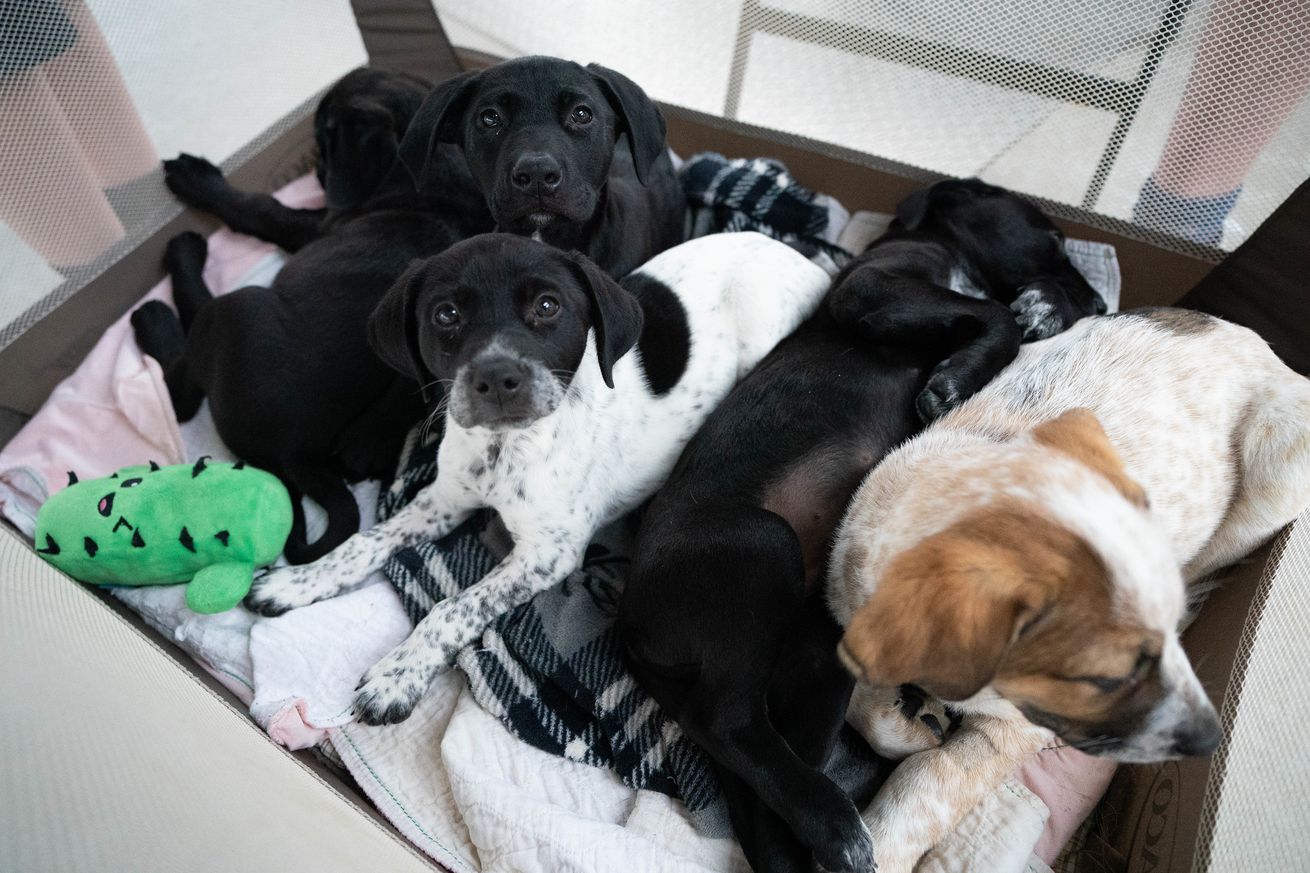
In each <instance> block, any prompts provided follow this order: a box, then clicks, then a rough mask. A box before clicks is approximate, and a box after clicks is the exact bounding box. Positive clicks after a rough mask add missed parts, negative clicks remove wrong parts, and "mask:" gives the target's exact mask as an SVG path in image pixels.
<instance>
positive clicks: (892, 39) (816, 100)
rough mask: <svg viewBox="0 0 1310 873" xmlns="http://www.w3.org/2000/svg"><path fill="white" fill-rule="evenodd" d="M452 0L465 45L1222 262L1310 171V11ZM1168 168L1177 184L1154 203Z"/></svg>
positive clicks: (1031, 3)
mask: <svg viewBox="0 0 1310 873" xmlns="http://www.w3.org/2000/svg"><path fill="white" fill-rule="evenodd" d="M436 6H437V8H438V10H439V11H440V12H441V15H442V20H443V22H444V23H445V25H446V29H447V32H448V34H449V35H450V37H451V39H452V41H454V42H455V43H456V44H458V45H465V46H468V47H470V48H476V49H480V50H483V51H487V52H490V53H493V54H497V55H502V56H515V55H520V54H530V53H543V54H560V55H564V56H566V57H570V58H574V59H576V60H579V61H598V62H600V63H604V64H607V65H610V66H613V67H615V68H617V69H619V70H621V71H623V72H625V73H627V74H628V75H630V76H631V77H632V78H634V79H636V80H637V81H638V82H640V83H641V84H642V85H643V86H645V87H646V88H647V89H648V90H649V91H650V92H651V93H652V94H653V95H654V96H655V97H656V98H658V99H660V100H662V101H665V102H668V103H672V104H675V105H678V106H684V107H687V108H691V109H695V110H698V111H701V112H707V113H711V114H715V115H720V116H723V117H726V118H730V119H736V120H740V121H743V122H748V123H751V124H754V125H759V126H762V127H765V128H768V129H771V130H773V131H777V132H780V133H782V134H784V135H786V134H794V135H798V136H803V137H806V138H808V139H811V140H819V141H821V142H824V143H830V144H833V145H835V146H842V147H845V148H849V149H854V150H856V151H858V152H863V153H866V154H869V155H874V156H878V157H881V158H889V159H892V160H894V161H897V162H900V163H903V164H908V165H910V166H912V167H917V168H921V169H923V170H926V171H931V172H933V173H943V174H949V175H961V176H964V175H980V176H982V177H983V178H984V179H987V180H989V181H992V182H995V183H997V184H1001V185H1006V186H1009V187H1012V188H1015V189H1018V190H1020V191H1023V192H1026V193H1028V194H1031V195H1035V196H1037V197H1039V198H1042V199H1043V200H1044V201H1046V203H1047V205H1048V206H1049V207H1050V208H1052V210H1053V211H1055V212H1059V213H1064V214H1065V215H1067V216H1068V217H1070V218H1074V219H1077V220H1082V221H1088V222H1089V223H1100V224H1102V225H1104V226H1108V227H1111V228H1113V229H1116V230H1120V231H1123V232H1127V233H1130V234H1133V235H1136V236H1139V237H1141V238H1144V239H1147V240H1149V241H1150V242H1153V243H1155V244H1157V245H1160V246H1163V247H1167V248H1171V249H1174V250H1178V251H1183V252H1186V253H1189V254H1193V255H1196V256H1199V257H1203V258H1208V259H1210V260H1217V259H1218V258H1219V257H1220V256H1221V253H1222V250H1226V249H1232V248H1234V247H1235V246H1236V245H1237V244H1239V243H1240V242H1241V241H1242V240H1243V239H1245V238H1246V237H1247V236H1248V235H1249V234H1250V232H1251V231H1252V230H1254V228H1255V227H1256V226H1258V225H1259V223H1260V222H1261V221H1263V220H1264V219H1265V218H1266V217H1267V216H1268V215H1269V214H1270V213H1271V212H1272V211H1273V210H1274V208H1275V207H1276V206H1277V205H1278V204H1279V203H1281V202H1282V200H1283V199H1284V198H1285V197H1286V196H1287V195H1288V194H1289V193H1291V191H1292V190H1293V189H1294V188H1295V187H1296V185H1297V183H1299V182H1300V181H1301V180H1303V179H1305V178H1306V176H1307V175H1310V149H1307V148H1306V147H1305V143H1306V142H1310V102H1308V101H1307V99H1306V92H1307V88H1308V87H1310V3H1306V2H1305V0H1212V2H1206V0H1054V2H1052V0H1014V2H1007V3H975V2H970V0H878V2H872V0H744V2H717V3H705V2H701V0H669V2H663V3H659V4H655V3H628V4H617V3H607V2H600V0H595V2H585V3H579V4H571V5H570V6H569V9H568V12H567V14H566V13H564V12H562V11H561V10H560V9H559V8H558V7H555V6H552V5H549V4H539V3H532V2H528V0H483V2H480V3H478V4H469V3H463V2H459V0H436ZM1175 128H1176V132H1175V133H1174V134H1172V135H1171V133H1170V131H1171V130H1173V129H1175ZM1166 143H1168V146H1167V147H1166ZM843 156H846V155H843ZM1157 168H1158V171H1157ZM1152 173H1156V177H1157V182H1158V183H1159V185H1158V186H1157V187H1158V188H1159V189H1161V190H1162V191H1163V192H1164V193H1163V194H1155V193H1154V188H1148V189H1147V196H1145V197H1144V198H1139V192H1141V191H1142V189H1143V186H1144V184H1146V181H1147V178H1148V176H1150V175H1151V174H1152ZM1239 184H1240V185H1241V190H1240V194H1239V196H1237V197H1236V203H1235V205H1234V206H1233V207H1232V209H1231V211H1229V210H1227V209H1226V208H1225V207H1227V206H1228V205H1229V202H1230V201H1231V200H1232V193H1231V192H1232V191H1233V190H1234V189H1235V188H1237V186H1238V185H1239ZM1170 192H1173V193H1176V194H1179V195H1184V196H1183V197H1170V196H1168V195H1169V193H1170ZM832 193H834V194H836V195H838V196H839V197H840V193H841V192H839V191H837V192H832ZM1139 199H1141V201H1142V202H1141V204H1140V205H1138V201H1139ZM1098 217H1099V221H1098ZM1120 222H1126V223H1127V225H1126V226H1125V225H1124V224H1120Z"/></svg>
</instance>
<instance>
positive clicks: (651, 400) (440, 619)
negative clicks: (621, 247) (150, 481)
mask: <svg viewBox="0 0 1310 873" xmlns="http://www.w3.org/2000/svg"><path fill="white" fill-rule="evenodd" d="M828 283H829V279H828V276H827V274H826V273H825V272H824V271H823V270H821V269H820V268H819V267H817V266H815V265H814V264H812V263H810V262H809V261H807V260H806V259H805V258H804V257H802V256H801V255H799V254H797V253H796V252H795V251H793V250H792V249H790V248H788V247H787V246H786V245H784V244H782V243H779V242H776V241H774V240H771V239H768V238H767V237H764V236H762V235H760V234H757V233H733V234H719V235H715V236H709V237H704V238H702V239H698V240H693V241H692V242H688V243H684V244H682V245H680V246H677V247H676V248H673V249H670V250H668V251H666V252H664V253H663V254H661V255H659V256H657V257H656V258H654V259H653V260H651V261H650V262H649V263H647V264H646V265H645V266H643V267H641V268H640V269H638V270H637V271H636V272H634V273H632V274H631V275H629V276H627V277H626V278H625V279H624V280H623V281H622V284H621V285H620V284H618V283H615V282H614V281H613V280H612V279H610V278H609V277H608V276H606V275H605V274H604V273H603V272H602V271H601V270H600V269H599V268H597V267H596V265H595V264H593V263H592V262H591V261H589V260H587V259H585V258H583V257H582V256H580V255H577V254H566V253H564V252H562V251H559V250H558V249H554V248H552V247H550V246H547V245H544V244H542V243H538V242H533V241H532V240H530V239H524V238H522V237H517V236H510V235H506V234H486V235H482V236H478V237H474V238H472V239H469V240H466V241H464V242H461V243H459V244H458V245H455V246H452V247H451V248H450V249H448V250H446V251H445V252H444V253H442V254H440V255H437V256H436V257H433V258H430V259H428V260H425V261H421V262H417V263H415V264H414V265H413V266H411V268H410V269H409V270H408V271H407V272H406V273H405V275H404V276H402V277H401V278H400V279H399V280H398V281H397V283H396V285H395V287H394V288H392V290H391V291H390V292H389V293H388V294H387V296H386V298H384V300H383V302H382V303H381V305H380V306H379V307H378V310H377V312H375V313H374V315H373V318H372V321H371V323H370V332H371V334H372V339H373V343H374V346H375V348H376V349H377V350H378V352H379V353H380V354H381V355H382V356H383V358H384V359H386V360H387V361H388V363H390V364H391V365H392V366H394V367H396V368H397V369H399V370H401V371H402V372H405V373H408V374H409V375H411V376H413V377H414V378H416V379H418V380H419V383H420V384H424V385H440V386H442V388H443V392H444V395H445V399H444V402H443V406H444V409H445V435H444V437H443V439H442V442H441V447H440V449H439V451H438V455H437V469H438V474H437V480H436V481H435V482H433V483H432V484H431V485H429V486H428V487H427V488H425V489H423V491H421V492H420V493H419V494H418V496H417V497H416V498H415V499H414V501H413V502H412V503H411V504H410V505H409V506H407V507H406V508H405V509H404V510H402V511H401V512H399V513H397V514H396V515H395V516H393V517H392V518H391V519H389V520H388V521H386V522H384V523H382V524H380V525H378V526H377V527H375V528H373V529H372V530H369V531H367V532H364V533H360V534H356V535H355V536H353V537H351V538H350V539H349V540H347V541H346V542H345V543H344V544H342V545H341V546H340V547H338V548H337V549H335V550H334V551H332V552H331V553H330V554H328V555H327V556H325V557H324V558H322V559H320V560H318V561H316V562H314V563H312V564H305V565H301V566H298V567H286V568H282V569H277V570H273V571H272V572H270V573H269V574H267V575H266V576H264V577H262V578H261V579H258V580H256V582H255V585H254V588H253V590H252V592H251V594H250V596H249V598H248V599H247V601H246V602H247V605H248V606H250V608H251V609H254V610H255V611H257V612H261V613H264V614H266V615H277V614H280V613H283V612H285V611H287V610H289V609H293V608H295V607H298V606H305V605H306V604H309V603H313V602H315V601H317V600H322V599H323V598H326V597H332V596H334V595H336V594H339V593H341V592H342V591H344V590H346V589H348V588H350V587H351V586H353V585H356V584H358V583H360V582H361V581H362V580H363V579H365V577H367V576H368V574H369V573H371V572H373V571H374V570H377V569H378V568H380V567H381V566H382V565H383V563H384V562H385V561H386V560H387V558H388V556H390V555H391V554H392V553H393V552H394V551H396V550H397V549H399V548H402V547H404V546H407V545H412V544H415V543H418V542H423V541H426V540H430V539H433V538H436V537H440V536H443V535H445V534H446V533H448V532H449V531H451V530H452V529H453V528H455V526H457V525H458V524H459V523H460V522H461V521H463V520H464V519H465V518H467V517H468V516H469V515H470V514H472V513H473V512H474V511H475V510H477V509H479V508H482V507H492V508H494V509H495V510H496V511H497V512H499V513H500V516H501V519H502V520H503V521H504V523H505V526H506V527H507V528H508V529H509V531H510V533H511V534H512V535H513V538H514V549H513V551H511V552H510V554H509V555H508V556H507V557H506V558H505V560H504V561H502V562H501V563H500V564H499V565H498V566H497V567H496V568H495V569H494V570H492V571H491V572H490V573H489V574H488V575H487V576H486V577H485V578H484V579H482V580H481V581H480V582H478V583H477V584H476V585H474V586H472V587H470V588H468V589H467V590H465V591H463V592H461V593H459V594H457V595H455V596H454V597H450V598H448V599H446V600H444V601H442V602H441V603H438V604H437V605H436V606H435V607H434V608H433V610H432V612H431V613H429V614H428V616H427V617H426V618H424V619H423V620H422V621H421V622H420V623H419V625H418V627H417V628H415V630H414V632H413V633H412V634H411V635H410V637H409V638H408V639H407V640H405V642H403V643H401V645H399V646H398V647H397V648H396V649H394V650H393V651H392V652H391V653H390V654H388V655H387V656H386V657H385V658H384V659H383V660H382V661H380V662H379V663H378V664H376V665H375V666H374V667H373V668H372V669H371V670H369V671H368V673H367V674H366V675H365V676H364V679H363V681H362V682H361V684H360V688H359V694H358V697H357V698H356V706H355V710H356V715H357V716H358V718H359V719H360V720H361V721H364V722H367V723H369V724H390V723H394V722H398V721H402V720H403V719H405V718H406V717H408V716H409V714H410V712H412V711H413V709H414V706H415V704H416V703H417V702H418V700H419V698H420V697H422V695H423V693H424V692H425V691H426V690H427V688H428V685H429V684H430V683H431V681H432V679H433V677H434V676H435V675H436V674H437V673H438V672H439V671H440V670H442V669H444V668H446V667H449V666H450V665H451V663H452V662H453V661H454V658H455V655H456V653H457V652H458V651H459V650H460V649H461V648H463V647H464V646H466V645H468V644H469V643H471V642H473V641H474V640H476V639H477V638H478V637H479V636H480V635H481V633H482V631H483V630H484V629H485V628H486V626H487V625H488V624H489V623H490V622H491V621H492V620H493V619H495V618H496V617H497V616H498V615H501V614H502V613H504V612H507V611H508V610H510V609H513V608H514V607H516V606H518V605H519V604H521V603H524V602H526V601H527V600H528V599H529V598H531V597H532V596H533V595H534V594H535V593H537V592H539V591H542V590H544V589H547V588H549V587H551V586H552V585H555V584H557V583H559V582H561V581H562V580H563V579H564V578H565V577H566V576H567V575H568V574H569V573H571V572H572V571H573V570H574V569H576V568H577V566H578V563H579V561H580V560H581V556H582V553H583V550H584V549H585V548H586V546H587V543H588V542H589V541H590V540H591V537H592V535H593V534H594V533H595V531H596V530H597V528H599V527H601V526H602V525H604V524H606V523H607V522H609V521H612V520H614V519H616V518H618V517H620V516H622V515H624V514H625V513H627V512H630V511H631V510H632V509H634V508H636V507H637V505H638V504H640V503H641V502H642V501H643V500H645V499H646V498H647V497H649V496H650V495H651V494H652V493H654V491H655V490H656V489H657V488H658V487H659V486H660V485H661V484H662V483H663V481H664V479H665V477H666V476H667V475H668V473H669V471H670V469H672V467H673V464H674V462H675V461H676V460H677V458H678V455H679V454H680V453H681V452H682V449H683V446H684V445H685V444H686V443H687V441H688V440H689V439H690V438H691V436H692V434H694V433H695V432H696V430H697V428H699V427H700V425H701V422H702V421H704V420H705V417H706V416H707V415H709V413H710V411H711V410H713V409H714V407H715V405H717V404H718V403H719V401H720V400H722V399H723V397H724V396H725V395H726V394H727V393H728V391H729V390H730V389H731V388H732V387H733V385H735V384H736V382H737V380H738V379H740V378H741V377H742V376H744V375H745V374H746V373H747V372H748V371H749V370H750V369H751V368H752V367H753V366H755V364H756V363H757V362H758V361H759V360H760V359H761V358H762V357H764V355H765V354H767V353H768V352H769V350H771V349H772V348H773V346H774V345H775V344H777V343H778V341H779V340H781V339H782V338H783V337H785V336H787V335H788V334H789V333H791V332H792V330H794V329H795V328H796V327H797V325H799V324H800V323H801V321H802V320H804V319H805V318H807V317H808V316H809V315H810V314H811V313H812V312H813V311H814V309H815V308H816V307H817V306H818V304H819V301H820V300H821V299H822V298H823V295H824V293H825V292H826V291H827V288H828ZM439 408H440V407H439Z"/></svg>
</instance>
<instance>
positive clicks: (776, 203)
mask: <svg viewBox="0 0 1310 873" xmlns="http://www.w3.org/2000/svg"><path fill="white" fill-rule="evenodd" d="M678 177H679V178H680V179H681V180H682V190H683V191H684V192H685V193H686V195H687V206H688V210H687V214H688V220H687V239H695V238H696V237H700V236H705V235H707V234H711V233H727V232H731V231H739V230H754V231H759V232H760V233H762V234H764V235H765V236H769V237H772V238H773V239H776V240H779V241H780V242H784V243H786V244H787V245H789V246H791V247H792V248H794V249H796V250H797V251H798V252H800V253H801V254H802V255H804V256H805V257H807V258H810V259H811V260H813V261H815V262H816V263H818V264H819V266H821V267H824V268H825V269H827V270H828V271H829V272H834V273H835V272H836V271H837V270H838V269H840V268H841V267H842V266H843V265H845V263H846V262H847V261H849V260H850V259H851V257H852V255H851V253H850V252H848V251H846V250H845V249H843V248H841V247H840V246H838V245H837V235H838V234H839V233H841V229H842V228H843V227H844V226H845V225H846V222H847V220H848V219H849V218H850V214H849V213H848V212H847V211H846V209H845V208H844V207H843V206H842V205H841V204H840V203H838V202H837V201H836V200H834V199H833V198H832V197H829V196H828V195H827V194H820V193H818V192H816V191H811V190H810V189H808V188H804V187H802V186H800V185H798V184H796V181H795V180H794V179H792V177H791V174H790V173H788V172H787V168H786V167H785V166H784V165H783V164H782V163H781V162H780V161H776V160H774V159H772V158H725V157H724V156H723V155H720V154H717V153H715V152H701V153H700V154H697V155H693V156H692V157H690V158H688V159H687V161H686V162H685V163H683V165H682V166H681V167H679V168H678Z"/></svg>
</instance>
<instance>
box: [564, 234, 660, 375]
mask: <svg viewBox="0 0 1310 873" xmlns="http://www.w3.org/2000/svg"><path fill="white" fill-rule="evenodd" d="M569 260H570V261H571V262H572V264H573V270H574V273H576V274H577V276H578V280H579V281H580V282H581V283H582V287H583V288H584V289H586V291H587V296H588V297H589V298H590V299H591V326H592V328H593V329H594V330H595V332H596V358H597V360H598V361H599V363H600V376H601V378H602V379H604V380H605V384H606V385H607V386H609V387H610V388H613V387H614V362H615V361H617V360H618V359H619V358H621V357H623V356H624V355H625V354H627V352H628V350H629V349H631V348H632V347H633V346H635V345H636V344H637V340H638V339H640V338H641V326H642V324H643V322H644V314H643V312H642V309H641V304H640V303H638V302H637V298H636V297H633V296H632V293H631V292H630V291H628V290H627V289H626V288H624V287H623V286H622V285H620V284H619V283H618V282H615V281H614V280H613V279H611V278H610V277H609V274H608V273H606V272H605V271H604V270H602V269H601V268H600V267H598V266H596V264H595V262H594V261H592V260H591V259H590V258H587V257H586V256H585V255H583V254H581V253H579V252H570V253H569Z"/></svg>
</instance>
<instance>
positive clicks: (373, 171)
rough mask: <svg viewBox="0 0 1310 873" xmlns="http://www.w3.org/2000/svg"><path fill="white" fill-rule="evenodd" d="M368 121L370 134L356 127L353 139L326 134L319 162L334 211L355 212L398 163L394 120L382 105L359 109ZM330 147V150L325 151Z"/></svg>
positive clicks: (320, 178) (320, 175)
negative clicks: (351, 210) (348, 210)
mask: <svg viewBox="0 0 1310 873" xmlns="http://www.w3.org/2000/svg"><path fill="white" fill-rule="evenodd" d="M357 110H358V115H357V118H361V119H364V118H366V119H367V124H368V132H367V133H365V132H364V131H363V130H361V129H360V127H362V125H356V127H355V130H354V131H353V135H352V136H343V135H342V132H341V131H340V130H338V131H337V132H336V133H335V135H328V134H327V133H326V132H325V133H324V136H323V140H322V143H321V144H320V158H319V163H318V172H319V182H320V183H321V184H322V185H323V190H324V192H325V193H326V195H327V205H328V208H330V209H351V208H353V207H356V206H359V205H360V204H361V203H363V202H364V201H365V200H366V199H367V198H368V196H369V195H370V194H372V193H373V192H374V191H375V190H377V187H378V185H379V184H381V183H382V180H383V179H384V178H385V177H386V175H387V173H388V172H390V170H391V168H392V166H393V165H394V164H395V162H396V156H397V153H398V148H399V139H398V137H397V134H396V127H395V122H394V119H393V118H392V115H391V113H390V112H389V111H387V110H386V108H385V107H383V106H381V105H380V104H369V105H367V106H359V107H357ZM324 145H326V148H324Z"/></svg>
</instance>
